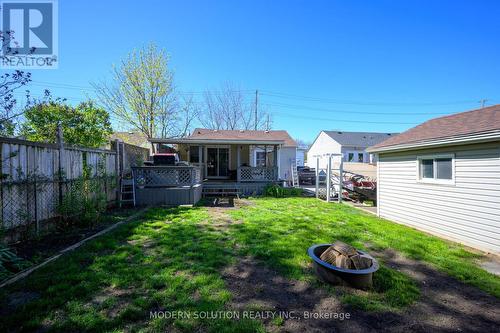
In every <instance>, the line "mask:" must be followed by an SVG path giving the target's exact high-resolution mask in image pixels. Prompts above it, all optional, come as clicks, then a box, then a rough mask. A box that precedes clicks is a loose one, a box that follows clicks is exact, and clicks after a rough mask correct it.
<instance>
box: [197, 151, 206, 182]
mask: <svg viewBox="0 0 500 333" xmlns="http://www.w3.org/2000/svg"><path fill="white" fill-rule="evenodd" d="M198 164H199V168H200V172H201V179H202V180H203V178H205V175H204V173H205V167H204V166H203V147H202V146H201V145H199V146H198Z"/></svg>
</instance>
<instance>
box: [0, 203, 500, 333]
mask: <svg viewBox="0 0 500 333" xmlns="http://www.w3.org/2000/svg"><path fill="white" fill-rule="evenodd" d="M225 214H227V215H228V218H229V219H230V220H232V223H226V225H225V226H224V227H221V223H220V220H219V219H220V218H222V217H220V216H219V217H218V216H216V215H213V214H210V213H209V211H208V210H207V208H204V207H194V208H170V209H167V208H154V209H150V210H149V211H147V212H146V213H145V215H144V216H142V217H141V218H139V219H138V220H137V221H134V222H131V223H129V224H126V225H123V226H121V227H119V228H117V229H116V230H114V231H113V232H111V233H110V234H107V235H105V236H103V237H100V238H98V239H96V240H93V241H91V242H89V243H88V244H86V245H85V246H83V247H82V248H80V249H78V250H77V251H75V252H74V253H71V254H69V255H67V256H64V257H62V258H60V259H59V260H57V261H56V262H54V263H52V264H49V265H47V266H46V267H44V268H43V269H41V270H40V271H37V272H36V273H34V274H33V275H31V276H30V277H28V278H27V279H25V280H23V281H21V282H19V283H17V284H15V285H13V286H10V287H9V288H7V289H2V290H0V315H1V318H2V319H1V320H0V331H16V330H20V331H33V330H37V329H40V328H42V329H47V330H49V331H50V330H53V331H102V332H117V331H142V332H153V331H171V330H172V329H174V328H175V330H177V331H183V332H192V331H198V330H200V331H209V332H255V331H263V330H264V327H263V325H262V323H261V322H260V321H258V320H250V319H245V320H239V321H236V320H231V319H219V320H203V319H199V318H193V317H191V318H170V319H166V318H161V319H160V318H153V319H151V318H150V311H158V310H169V311H191V312H194V311H222V310H230V309H228V304H229V302H230V301H231V299H232V294H231V292H230V291H229V290H228V288H227V287H226V284H225V282H224V279H223V277H222V275H221V271H222V270H223V269H224V267H227V266H229V265H232V264H234V263H235V262H236V260H237V259H238V258H239V257H241V256H252V257H255V258H256V259H258V260H259V261H261V262H262V263H264V264H265V265H267V266H269V267H271V268H273V269H275V270H277V271H278V272H279V273H281V274H282V275H283V276H285V277H287V278H292V279H298V280H305V281H309V282H311V283H312V284H315V285H317V286H323V287H324V288H327V290H328V291H329V292H331V293H332V294H338V295H339V296H340V297H341V299H342V301H343V302H344V303H346V304H349V305H351V306H354V307H356V308H359V309H363V310H366V311H394V312H397V311H401V310H402V309H405V308H406V307H407V306H409V305H410V304H412V303H413V302H415V301H416V300H417V299H418V298H419V288H418V286H417V284H416V283H415V282H414V281H412V280H411V279H410V278H409V277H407V276H406V275H404V274H403V273H401V272H398V271H396V270H393V269H391V268H389V267H386V266H385V265H384V263H382V264H381V269H380V270H379V271H378V272H377V273H376V274H375V276H374V288H373V290H371V291H367V292H357V291H354V290H351V289H349V288H333V287H325V286H324V285H323V284H321V283H320V282H318V281H317V279H316V278H315V276H314V275H313V273H312V270H311V265H310V260H309V258H308V257H307V254H306V250H307V248H308V247H309V246H310V245H312V244H315V243H323V242H331V241H332V240H336V239H340V240H343V241H345V242H348V243H351V244H352V245H354V246H356V247H358V248H360V249H367V247H368V246H369V247H370V249H372V250H377V249H380V250H382V249H386V248H390V249H393V250H396V251H398V252H400V253H402V254H404V255H405V256H407V257H410V258H413V259H417V260H421V261H424V262H427V263H429V264H431V265H432V266H434V267H435V268H437V269H438V270H440V271H443V272H445V273H447V274H449V275H451V276H453V277H455V278H457V279H459V280H461V281H463V282H466V283H468V284H471V285H474V286H476V287H478V288H480V289H482V290H484V291H486V292H488V293H490V294H492V295H495V296H496V297H500V279H499V278H497V277H495V276H493V275H492V274H489V273H487V272H485V271H483V270H481V269H480V268H478V266H476V264H475V263H474V260H475V259H477V257H479V255H478V254H473V253H470V252H467V251H466V250H465V249H464V248H463V247H461V246H460V245H457V244H454V243H450V242H446V241H443V240H440V239H439V238H436V237H432V236H428V235H426V234H423V233H420V232H418V231H415V230H413V229H410V228H407V227H404V226H401V225H397V224H393V223H390V222H387V221H384V220H381V219H378V218H376V217H374V216H371V215H368V214H366V213H364V212H361V211H360V210H357V209H354V208H351V207H348V206H345V205H336V204H327V203H324V202H321V201H319V200H316V199H309V198H286V199H274V198H260V199H253V200H250V202H249V204H248V205H246V206H244V207H241V208H240V209H232V210H227V211H225ZM230 222H231V221H230ZM276 325H280V323H276Z"/></svg>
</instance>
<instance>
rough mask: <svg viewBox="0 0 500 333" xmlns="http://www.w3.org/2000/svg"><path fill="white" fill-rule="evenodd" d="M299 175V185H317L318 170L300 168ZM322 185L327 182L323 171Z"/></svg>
mask: <svg viewBox="0 0 500 333" xmlns="http://www.w3.org/2000/svg"><path fill="white" fill-rule="evenodd" d="M297 174H298V176H299V184H311V185H315V184H316V169H314V168H310V167H307V166H298V167H297ZM319 181H320V183H322V182H324V181H326V174H325V173H324V172H323V171H320V173H319Z"/></svg>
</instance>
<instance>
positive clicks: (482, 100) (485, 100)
mask: <svg viewBox="0 0 500 333" xmlns="http://www.w3.org/2000/svg"><path fill="white" fill-rule="evenodd" d="M487 101H488V100H487V99H486V98H483V99H481V100H479V103H481V109H482V108H484V104H486V102H487Z"/></svg>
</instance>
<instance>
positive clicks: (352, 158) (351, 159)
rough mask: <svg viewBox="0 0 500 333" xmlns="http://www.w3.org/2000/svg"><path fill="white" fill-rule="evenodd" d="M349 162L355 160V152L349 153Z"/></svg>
mask: <svg viewBox="0 0 500 333" xmlns="http://www.w3.org/2000/svg"><path fill="white" fill-rule="evenodd" d="M347 162H354V153H349V154H347Z"/></svg>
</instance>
